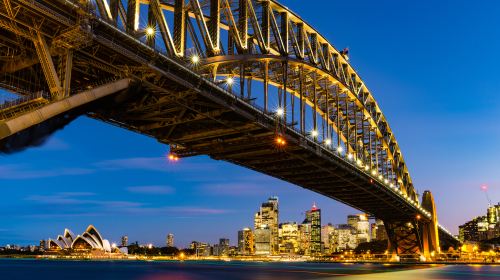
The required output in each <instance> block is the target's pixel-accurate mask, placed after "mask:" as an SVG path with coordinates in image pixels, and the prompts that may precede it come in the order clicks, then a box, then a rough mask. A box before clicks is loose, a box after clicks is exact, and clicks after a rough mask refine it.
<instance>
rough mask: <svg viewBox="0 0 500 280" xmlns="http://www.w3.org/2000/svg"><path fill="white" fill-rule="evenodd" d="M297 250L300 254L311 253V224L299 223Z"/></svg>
mask: <svg viewBox="0 0 500 280" xmlns="http://www.w3.org/2000/svg"><path fill="white" fill-rule="evenodd" d="M299 252H300V254H302V255H306V256H307V255H310V254H311V224H310V223H302V224H300V225H299Z"/></svg>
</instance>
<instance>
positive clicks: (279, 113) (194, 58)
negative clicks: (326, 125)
mask: <svg viewBox="0 0 500 280" xmlns="http://www.w3.org/2000/svg"><path fill="white" fill-rule="evenodd" d="M145 33H146V35H147V36H154V35H155V33H156V30H155V29H154V28H151V27H147V28H146V30H145ZM189 60H190V62H191V63H192V64H193V65H197V64H198V63H199V62H200V57H199V56H198V55H197V54H193V55H191V57H190V58H189ZM224 82H225V83H226V84H227V85H228V86H231V85H233V84H234V78H233V77H231V76H229V77H227V78H226V79H225V81H224ZM275 115H276V117H278V118H282V117H283V116H284V115H285V110H284V108H281V107H278V108H276V111H275ZM309 134H310V136H311V137H312V138H313V140H317V138H318V136H319V132H318V130H316V129H313V130H311V131H310V133H309ZM275 142H276V144H277V145H279V146H285V145H286V144H287V142H286V140H285V138H284V137H283V136H281V135H278V136H277V137H276V139H275ZM323 144H324V146H325V147H326V148H328V149H332V140H331V139H330V138H327V139H324V141H323ZM335 150H336V151H337V153H338V155H339V156H344V157H347V159H348V161H350V162H352V163H353V166H355V167H357V168H358V169H360V170H361V171H363V172H365V173H366V174H367V175H369V176H371V177H372V178H373V179H375V180H377V181H378V182H379V183H380V184H381V185H383V186H385V187H387V188H388V189H390V190H391V191H393V192H394V193H396V194H397V195H399V196H400V197H401V198H403V199H405V200H406V201H408V202H409V203H410V204H412V205H414V206H415V207H416V208H417V209H419V210H420V211H421V212H422V213H424V214H425V215H426V216H427V217H429V218H430V217H431V213H430V212H428V211H427V210H425V209H424V208H422V206H421V205H419V204H418V202H416V201H414V200H413V199H411V198H410V197H408V196H407V195H406V194H404V193H403V192H402V191H401V189H398V187H397V185H394V184H393V183H392V182H390V181H389V179H387V178H384V176H383V175H382V174H379V176H377V173H378V172H377V170H375V169H373V170H371V172H370V167H369V166H368V165H366V164H364V163H363V162H362V161H361V160H360V159H359V158H358V159H357V160H354V155H353V154H352V153H348V154H347V155H343V152H344V148H343V147H342V146H338V147H337V148H336V149H335ZM168 157H169V160H170V161H174V162H176V161H178V160H179V157H178V156H177V155H175V154H173V153H170V154H169V156H168ZM419 217H420V216H419ZM440 227H441V226H440ZM441 228H442V227H441ZM442 229H443V230H445V231H446V232H448V231H447V230H446V229H444V228H442Z"/></svg>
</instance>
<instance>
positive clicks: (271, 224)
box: [254, 197, 279, 255]
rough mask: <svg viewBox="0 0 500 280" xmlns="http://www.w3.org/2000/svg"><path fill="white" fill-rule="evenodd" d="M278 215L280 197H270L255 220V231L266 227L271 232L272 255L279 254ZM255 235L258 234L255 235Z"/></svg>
mask: <svg viewBox="0 0 500 280" xmlns="http://www.w3.org/2000/svg"><path fill="white" fill-rule="evenodd" d="M278 215H279V210H278V197H270V198H269V199H268V200H267V201H266V202H264V203H262V205H261V207H260V210H259V212H257V213H255V218H254V228H255V230H257V229H261V228H262V227H263V226H266V227H267V228H268V229H269V231H270V234H271V235H270V254H271V255H277V254H278V253H279V237H278ZM255 235H257V234H256V233H255ZM256 242H257V241H256Z"/></svg>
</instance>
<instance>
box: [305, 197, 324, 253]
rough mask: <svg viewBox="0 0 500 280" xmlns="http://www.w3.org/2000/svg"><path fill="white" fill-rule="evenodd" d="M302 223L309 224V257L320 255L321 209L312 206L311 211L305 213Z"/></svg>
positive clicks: (314, 205)
mask: <svg viewBox="0 0 500 280" xmlns="http://www.w3.org/2000/svg"><path fill="white" fill-rule="evenodd" d="M304 223H308V224H311V243H310V253H311V255H319V254H321V209H319V208H317V207H316V204H313V206H312V208H311V210H308V211H306V219H305V220H304Z"/></svg>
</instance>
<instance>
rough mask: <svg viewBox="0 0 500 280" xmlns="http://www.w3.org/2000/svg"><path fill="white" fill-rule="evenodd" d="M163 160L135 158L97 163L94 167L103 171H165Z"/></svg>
mask: <svg viewBox="0 0 500 280" xmlns="http://www.w3.org/2000/svg"><path fill="white" fill-rule="evenodd" d="M165 162H166V160H165V159H164V158H158V157H154V158H148V157H135V158H124V159H111V160H104V161H100V162H97V163H96V164H95V165H96V166H97V167H99V168H102V169H105V170H123V169H140V170H151V171H165Z"/></svg>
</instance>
